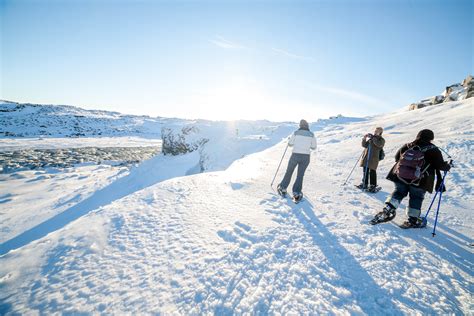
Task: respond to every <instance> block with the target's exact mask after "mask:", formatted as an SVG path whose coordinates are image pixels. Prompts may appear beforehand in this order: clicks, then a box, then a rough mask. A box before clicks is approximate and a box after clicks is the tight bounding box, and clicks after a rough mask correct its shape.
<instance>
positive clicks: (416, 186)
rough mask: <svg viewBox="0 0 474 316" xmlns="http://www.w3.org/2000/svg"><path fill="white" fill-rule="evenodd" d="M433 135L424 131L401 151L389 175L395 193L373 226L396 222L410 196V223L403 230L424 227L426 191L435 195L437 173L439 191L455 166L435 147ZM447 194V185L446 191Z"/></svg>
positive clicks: (404, 224)
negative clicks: (399, 211) (442, 173)
mask: <svg viewBox="0 0 474 316" xmlns="http://www.w3.org/2000/svg"><path fill="white" fill-rule="evenodd" d="M433 139H434V133H433V131H431V130H429V129H424V130H421V131H420V132H419V133H418V135H417V136H416V139H415V140H414V141H413V142H411V143H409V144H406V145H404V146H403V147H402V148H400V149H399V150H398V151H397V153H396V155H395V161H396V163H395V165H394V166H393V167H392V169H391V170H390V172H389V174H388V175H387V179H388V180H390V181H393V182H394V183H395V190H394V191H393V192H392V194H391V195H390V196H388V198H387V200H386V201H385V207H384V209H383V211H382V212H379V213H377V215H375V217H374V219H373V220H372V221H371V222H370V223H371V224H378V223H382V222H387V221H390V220H392V219H393V218H395V215H396V209H397V207H398V206H399V205H400V203H401V201H402V200H403V198H405V197H406V196H407V195H410V200H409V201H408V207H407V215H408V220H407V221H405V222H404V223H403V225H402V227H403V228H418V227H421V226H422V222H423V221H422V219H421V218H420V215H421V205H422V203H423V199H424V197H425V193H426V191H428V192H430V193H431V192H433V187H434V181H435V173H436V176H437V183H436V189H438V188H439V186H440V185H441V179H442V178H441V172H440V170H442V171H449V169H450V168H451V165H450V164H449V163H448V162H446V161H444V159H443V155H442V154H441V151H440V150H439V149H438V147H436V146H435V145H433V144H432V143H431V141H432V140H433ZM442 190H443V191H445V187H444V185H443V188H442Z"/></svg>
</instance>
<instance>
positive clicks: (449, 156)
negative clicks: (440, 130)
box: [436, 146, 453, 159]
mask: <svg viewBox="0 0 474 316" xmlns="http://www.w3.org/2000/svg"><path fill="white" fill-rule="evenodd" d="M436 147H437V148H438V149H439V150H441V151H442V152H444V153H445V154H446V155H448V158H449V159H451V158H453V157H451V155H450V154H449V153H448V152H447V151H446V150H444V149H443V148H441V147H438V146H436Z"/></svg>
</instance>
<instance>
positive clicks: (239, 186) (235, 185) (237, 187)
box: [230, 182, 244, 190]
mask: <svg viewBox="0 0 474 316" xmlns="http://www.w3.org/2000/svg"><path fill="white" fill-rule="evenodd" d="M230 186H231V187H232V190H240V189H242V188H243V187H244V185H243V184H242V183H234V182H231V183H230Z"/></svg>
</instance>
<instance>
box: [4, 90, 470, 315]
mask: <svg viewBox="0 0 474 316" xmlns="http://www.w3.org/2000/svg"><path fill="white" fill-rule="evenodd" d="M473 106H474V102H473V101H472V99H468V100H465V101H462V102H451V103H446V104H442V105H436V106H431V107H427V108H424V109H421V110H416V111H410V112H408V111H404V110H401V111H398V112H396V113H390V114H386V115H380V116H376V117H369V118H365V119H360V120H344V119H343V118H341V119H340V120H339V121H338V120H334V121H333V122H328V121H323V122H319V124H313V125H312V129H313V130H315V131H316V136H317V137H318V144H319V147H318V150H317V151H316V152H314V153H313V154H312V157H311V158H312V162H311V164H310V166H309V168H308V171H307V173H306V177H305V183H304V192H305V197H306V199H305V201H304V202H302V203H300V204H298V205H294V204H293V203H292V202H291V201H288V200H286V199H282V198H280V197H278V196H277V195H276V194H275V193H274V192H273V191H272V189H271V188H270V182H271V179H272V178H273V174H274V172H275V170H276V167H277V165H278V162H279V161H280V158H281V155H282V153H283V151H284V148H285V146H286V144H285V142H284V141H282V142H280V143H278V144H277V145H275V146H272V147H270V148H267V149H266V150H264V151H261V152H257V151H258V150H261V149H263V148H265V146H266V147H268V144H270V143H266V145H262V143H260V142H253V143H245V142H246V141H244V142H240V141H239V144H240V145H238V146H237V145H235V142H225V141H223V140H222V141H218V142H216V143H215V144H214V145H212V148H213V150H212V151H211V152H213V153H214V155H215V156H213V157H215V158H213V159H214V160H213V159H210V160H209V161H210V162H211V163H216V165H214V166H215V167H214V168H215V170H219V169H222V168H224V167H225V166H224V165H225V164H223V165H219V163H220V160H219V159H218V157H219V154H220V153H222V154H223V157H225V159H224V160H225V161H227V160H230V159H236V158H240V157H241V154H242V153H243V154H245V155H246V156H245V157H244V158H242V159H239V160H237V161H235V162H234V163H233V164H232V165H231V166H230V167H229V168H227V169H226V170H225V171H215V172H208V173H203V174H195V173H196V168H195V166H196V164H197V163H198V160H199V159H200V157H199V153H197V152H194V153H191V154H188V155H185V156H181V157H179V158H176V157H163V156H156V157H154V158H152V159H150V160H148V161H145V162H143V163H141V164H140V165H138V166H137V167H134V168H132V169H130V170H128V169H113V168H112V167H110V166H109V167H107V166H88V167H78V168H77V169H70V170H67V171H65V172H64V173H59V174H57V175H55V176H53V175H52V173H51V172H50V171H48V170H46V171H45V173H44V174H36V173H35V172H32V171H28V172H27V171H24V172H18V173H15V174H16V176H15V179H12V178H10V176H9V177H8V178H7V177H3V176H2V178H0V180H1V181H0V186H1V187H0V192H1V195H2V196H1V197H0V205H1V213H2V214H0V216H2V217H1V219H2V220H1V224H0V232H1V235H0V237H1V238H0V289H1V291H0V314H4V313H12V314H13V313H26V314H29V313H40V312H41V313H47V314H49V313H54V312H62V313H108V314H110V313H115V314H120V313H142V314H143V313H150V314H152V313H163V314H170V313H178V314H200V313H205V314H210V313H215V314H218V315H222V314H224V315H227V314H242V313H252V314H254V313H255V314H275V313H276V314H280V313H285V314H302V313H303V314H304V313H306V314H308V313H311V314H368V315H378V314H395V315H397V314H467V315H469V314H473V313H474V304H473V302H474V301H473V290H474V287H473V284H474V283H473V281H474V275H473V265H474V264H473V262H474V260H473V259H474V255H473V249H472V247H470V246H469V244H472V242H473V240H472V239H473V231H474V230H473V224H474V218H473V214H472V211H471V208H472V205H473V202H474V199H473V196H472V183H473V178H474V177H473V176H472V170H473V167H474V164H473V159H472V154H471V153H472V145H473V143H474V133H473V128H472V126H473V119H472V118H473V108H474V107H473ZM378 125H380V126H383V127H384V128H385V133H384V137H385V139H386V141H387V145H386V148H385V151H386V158H385V160H384V161H383V162H382V163H381V165H380V167H379V170H378V173H379V181H380V184H381V186H382V187H383V189H382V191H380V192H379V193H377V194H375V195H369V194H365V193H361V192H360V191H358V190H356V189H355V188H354V187H353V185H352V184H353V183H358V182H359V180H360V179H359V178H360V177H361V170H360V168H357V169H356V171H355V174H354V176H353V177H352V179H351V181H350V182H349V184H348V185H347V186H341V184H342V183H343V182H344V180H345V178H346V177H347V175H348V173H349V171H350V169H351V168H352V166H353V165H354V163H355V161H356V160H357V158H358V157H359V155H360V153H361V150H362V148H361V147H360V140H361V137H362V135H363V134H365V133H367V132H372V131H373V129H374V128H375V127H376V126H378ZM289 127H290V126H289V125H285V126H284V127H281V128H280V129H279V130H278V131H279V132H278V133H276V135H277V136H275V138H271V135H275V134H274V133H273V134H270V136H268V134H265V135H267V137H268V139H270V140H271V141H275V140H276V138H277V137H280V138H281V135H284V134H285V133H286V135H288V134H289V133H290V128H289ZM210 128H212V127H210ZM423 128H431V129H433V130H434V132H435V143H436V144H437V145H439V146H440V147H442V148H444V149H445V150H447V151H448V152H449V153H450V154H451V155H452V156H453V159H454V161H455V168H454V169H452V172H450V173H449V175H448V178H447V184H446V186H447V188H448V191H447V192H446V193H445V194H444V195H443V202H442V204H441V211H440V217H439V223H438V227H437V235H436V237H434V238H433V237H432V236H431V229H432V226H433V217H432V216H431V217H430V219H429V225H428V228H427V229H421V230H401V229H400V228H398V227H397V226H396V225H394V224H393V223H387V224H381V225H378V226H370V225H367V222H368V220H369V219H370V218H371V216H372V215H373V214H374V213H376V212H377V211H379V210H380V209H381V208H382V206H383V201H384V199H385V198H386V196H387V195H388V194H389V193H390V192H391V190H392V188H393V184H392V183H390V182H389V181H387V180H385V179H384V176H385V175H386V173H387V172H388V170H389V169H390V167H391V165H392V164H393V158H392V157H393V155H394V154H395V151H396V150H397V149H398V147H400V146H401V145H403V144H404V143H406V142H409V141H411V140H413V138H414V136H415V135H416V133H417V132H418V131H419V130H420V129H423ZM217 130H219V129H217ZM285 131H286V132H285ZM280 133H281V135H280ZM210 134H212V133H210ZM254 135H257V134H255V133H254ZM241 138H246V139H247V138H250V140H252V139H253V140H255V137H249V136H245V137H244V136H242V137H241ZM256 138H257V139H258V140H260V138H259V137H256ZM263 140H264V139H263V137H262V141H263ZM219 143H220V144H222V147H221V148H220V151H219V146H218V145H216V144H219ZM228 144H231V145H230V146H227V145H228ZM242 144H247V146H243V145H242ZM236 148H237V149H238V150H237V151H238V153H237V154H235V153H233V151H234V150H236ZM240 150H242V152H240ZM251 151H253V152H255V153H254V154H249V153H250V152H251ZM287 159H288V156H287V157H286V159H285V161H284V163H283V168H282V169H281V170H280V172H279V174H278V176H277V179H278V180H279V179H281V177H282V174H283V172H284V170H283V169H284V167H285V164H286V162H287ZM210 170H213V169H212V168H211V169H210ZM76 174H77V176H75V175H76ZM42 176H45V177H46V178H44V179H43V178H41V179H38V180H37V181H31V180H34V179H36V178H38V177H42ZM82 177H84V178H82ZM75 178H77V180H74V179H75ZM79 178H81V179H79ZM431 197H432V196H431V195H427V196H426V199H425V203H424V207H423V210H426V208H427V206H428V204H429V202H430V199H431ZM405 205H406V204H405V203H404V204H402V206H401V207H400V209H399V212H398V215H397V217H396V218H395V223H400V222H401V221H402V220H403V219H404V217H405V216H404V214H403V208H404V206H405Z"/></svg>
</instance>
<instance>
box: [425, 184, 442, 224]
mask: <svg viewBox="0 0 474 316" xmlns="http://www.w3.org/2000/svg"><path fill="white" fill-rule="evenodd" d="M443 180H444V179H443ZM438 193H439V189H438V190H436V193H435V195H434V197H433V199H432V200H431V203H430V206H429V207H428V211H426V214H425V216H424V217H423V219H422V225H423V226H426V224H428V214H430V210H431V207H432V206H433V203H434V201H435V200H436V197H437V196H438Z"/></svg>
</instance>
